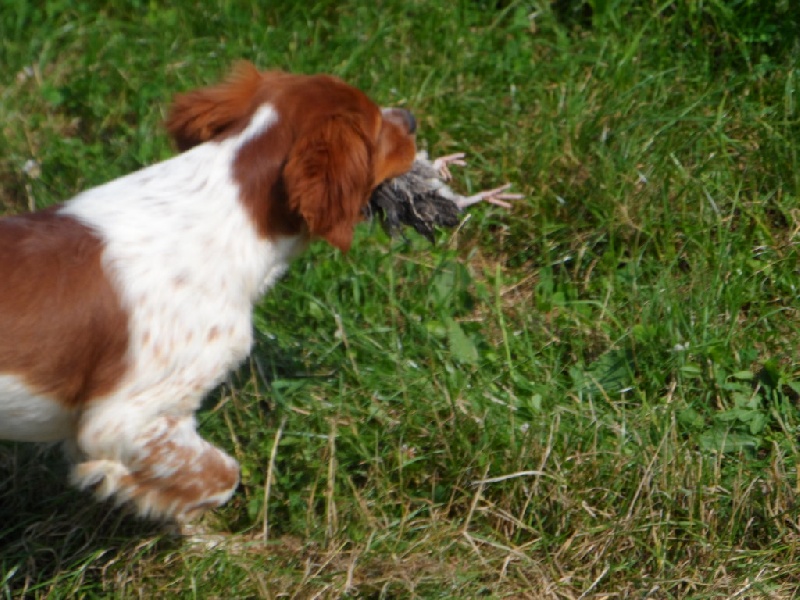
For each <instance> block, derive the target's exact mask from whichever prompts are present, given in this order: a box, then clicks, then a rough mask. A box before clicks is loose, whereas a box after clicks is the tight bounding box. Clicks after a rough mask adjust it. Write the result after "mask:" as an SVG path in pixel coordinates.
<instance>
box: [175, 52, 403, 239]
mask: <svg viewBox="0 0 800 600" xmlns="http://www.w3.org/2000/svg"><path fill="white" fill-rule="evenodd" d="M167 129H168V131H169V132H170V134H171V136H172V138H173V139H174V141H175V143H176V144H177V146H178V148H179V149H180V150H181V151H185V150H188V149H190V148H192V147H194V146H197V145H199V144H203V143H206V142H214V143H224V142H225V141H226V140H230V139H232V138H234V139H235V140H236V142H235V143H237V144H238V146H237V151H236V154H235V158H234V160H233V164H232V176H233V178H234V180H235V181H236V182H237V183H238V185H239V188H240V194H241V198H242V201H243V202H244V204H245V206H246V207H247V209H248V211H249V212H250V214H251V216H252V218H253V219H254V220H255V222H256V224H257V228H258V231H259V233H260V234H261V235H263V236H275V235H278V236H279V235H291V234H296V233H297V232H299V231H303V230H304V231H306V232H307V233H308V234H310V235H311V236H312V237H319V238H323V239H325V240H327V241H328V242H329V243H330V244H332V245H333V246H335V247H337V248H339V249H340V250H342V251H347V250H348V249H349V248H350V245H351V243H352V238H353V228H354V227H355V225H356V223H358V222H359V221H360V220H361V219H362V210H363V208H364V206H365V205H366V203H367V202H368V201H369V197H370V194H371V193H372V191H373V189H374V188H375V187H376V186H377V185H378V184H380V183H381V182H382V181H384V180H386V179H390V178H392V177H396V176H398V175H402V174H403V173H405V172H406V171H408V170H409V169H410V168H411V165H412V163H413V162H414V156H415V154H416V148H415V140H414V137H415V132H416V122H415V120H414V117H413V116H412V115H411V113H410V112H408V111H407V110H404V109H397V108H384V109H381V108H379V107H378V106H377V105H376V104H375V103H374V102H372V100H370V99H369V98H368V97H367V96H366V95H365V94H364V93H363V92H361V91H359V90H357V89H356V88H354V87H351V86H349V85H347V84H346V83H344V82H343V81H341V80H339V79H337V78H335V77H331V76H328V75H293V74H288V73H284V72H279V71H266V72H260V71H258V70H256V68H255V67H253V66H252V65H251V64H249V63H242V64H240V65H238V66H237V67H236V68H235V70H234V71H233V73H232V74H231V76H230V77H229V78H228V79H227V80H226V81H224V82H223V83H221V84H219V85H216V86H213V87H209V88H204V89H200V90H197V91H193V92H189V93H186V94H182V95H180V96H178V97H177V98H176V99H175V101H174V103H173V105H172V109H171V111H170V115H169V118H168V120H167Z"/></svg>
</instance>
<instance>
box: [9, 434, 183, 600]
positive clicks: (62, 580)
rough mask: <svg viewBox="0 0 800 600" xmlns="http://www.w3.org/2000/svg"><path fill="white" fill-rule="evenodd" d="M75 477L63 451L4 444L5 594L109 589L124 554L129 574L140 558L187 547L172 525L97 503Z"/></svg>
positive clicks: (63, 593)
mask: <svg viewBox="0 0 800 600" xmlns="http://www.w3.org/2000/svg"><path fill="white" fill-rule="evenodd" d="M67 477H68V466H67V464H66V461H65V460H64V459H63V458H62V457H61V455H60V451H59V449H58V448H55V447H53V448H43V447H41V446H37V445H34V444H12V443H2V444H0V595H3V596H5V597H12V598H17V597H20V598H21V597H25V598H29V597H69V595H70V593H71V592H70V590H75V589H78V588H81V589H86V587H82V586H88V587H90V588H95V589H97V590H98V591H101V590H102V589H103V583H102V582H103V581H105V580H107V578H108V574H107V571H108V570H109V568H111V567H112V566H113V565H114V563H115V562H117V561H118V560H119V557H120V556H125V557H126V561H125V562H126V563H127V564H126V565H118V567H117V568H118V569H119V568H121V569H122V570H123V571H124V570H126V569H130V568H131V563H132V562H134V561H135V559H136V557H137V556H145V555H148V554H152V553H153V552H154V551H162V550H165V549H169V548H171V547H177V546H178V545H179V544H180V538H179V537H178V536H177V535H175V533H174V531H170V526H168V525H164V524H157V523H149V522H147V521H143V520H141V519H137V518H136V517H134V516H133V515H131V514H130V512H129V511H126V510H125V509H120V508H116V507H114V506H113V505H111V504H108V503H106V504H104V503H98V502H95V501H94V499H93V498H92V497H91V496H90V494H88V493H85V492H81V491H78V490H75V489H72V488H71V487H69V484H68V483H67ZM173 529H174V528H173ZM114 570H115V571H117V569H114ZM116 575H117V576H123V577H124V576H125V575H124V573H120V572H116ZM128 575H129V576H131V575H132V573H131V574H128Z"/></svg>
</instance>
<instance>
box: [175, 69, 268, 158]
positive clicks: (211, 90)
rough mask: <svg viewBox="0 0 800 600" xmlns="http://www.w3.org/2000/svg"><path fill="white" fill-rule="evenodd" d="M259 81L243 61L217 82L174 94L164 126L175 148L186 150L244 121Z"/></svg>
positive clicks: (247, 115) (249, 110)
mask: <svg viewBox="0 0 800 600" xmlns="http://www.w3.org/2000/svg"><path fill="white" fill-rule="evenodd" d="M261 81H262V77H261V73H259V72H258V70H257V69H256V68H255V67H254V66H253V65H252V64H251V63H249V62H246V61H243V62H240V63H237V64H236V65H235V66H234V68H233V71H232V72H231V74H230V75H229V76H228V78H227V79H226V80H225V81H224V82H222V83H220V84H219V85H215V86H211V87H207V88H202V89H199V90H195V91H192V92H187V93H185V94H179V95H178V96H176V97H175V100H174V101H173V103H172V107H171V108H170V111H169V116H168V118H167V123H166V126H167V131H168V132H169V134H170V136H171V137H172V139H173V140H174V141H175V145H176V146H177V147H178V149H179V150H180V151H181V152H183V151H185V150H188V149H190V148H192V147H194V146H197V145H198V144H202V143H203V142H207V141H209V140H212V139H215V138H217V137H220V136H222V135H224V134H225V132H226V131H227V130H230V129H232V128H233V127H235V126H238V125H240V124H241V123H243V122H245V121H246V119H248V118H249V117H250V115H251V113H252V112H253V108H254V103H255V97H256V94H257V93H258V90H259V87H260V85H261Z"/></svg>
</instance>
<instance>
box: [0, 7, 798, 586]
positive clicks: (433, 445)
mask: <svg viewBox="0 0 800 600" xmlns="http://www.w3.org/2000/svg"><path fill="white" fill-rule="evenodd" d="M798 11H800V9H799V8H798V7H796V6H795V3H792V2H786V1H780V0H778V1H773V2H770V1H767V0H763V1H757V0H753V1H750V0H748V1H741V2H728V3H725V2H714V1H711V2H702V3H699V2H690V1H688V0H675V1H673V2H655V1H651V0H646V1H644V2H634V1H633V0H617V1H614V2H600V1H599V0H596V1H588V2H580V1H577V0H557V1H555V2H551V3H548V2H544V1H535V2H507V1H500V2H488V1H485V0H456V1H455V2H449V3H444V2H438V1H423V0H415V1H404V2H400V1H395V0H388V1H386V2H379V3H364V2H357V1H355V0H342V1H336V2H332V1H330V2H317V3H314V4H313V5H312V4H311V3H290V2H278V3H264V7H263V8H261V7H260V5H259V4H257V3H255V4H254V3H244V2H222V1H215V0H212V1H210V2H205V3H201V4H196V3H189V2H176V3H172V4H171V7H170V8H165V7H161V6H159V5H158V3H147V2H131V3H125V4H124V5H123V3H117V2H94V3H75V2H63V1H60V0H48V1H46V2H39V3H31V2H25V1H23V0H11V1H10V2H6V4H5V5H4V7H3V10H2V11H0V29H1V30H2V31H3V35H2V36H0V37H1V38H2V39H0V81H2V82H3V84H2V88H0V114H2V115H3V119H2V122H0V150H2V152H0V211H2V212H4V213H14V212H19V211H22V210H26V209H28V208H29V207H40V208H41V207H45V206H48V205H51V204H54V203H56V202H58V201H60V200H63V199H65V198H68V197H70V196H71V195H73V194H75V193H77V192H78V191H80V190H82V189H85V188H87V187H89V186H91V185H94V184H98V183H101V182H103V181H106V180H108V179H111V178H114V177H116V176H119V175H122V174H124V173H127V172H130V171H131V170H134V169H136V168H138V167H140V166H142V165H145V164H150V163H152V162H154V161H157V160H160V159H163V158H165V157H167V156H170V154H171V153H172V152H173V151H174V150H173V149H172V148H170V145H169V142H168V140H167V138H166V136H165V132H164V129H163V126H162V125H163V120H164V116H165V114H166V110H167V107H168V104H169V100H170V97H171V96H172V95H173V94H174V93H176V92H178V91H183V90H186V89H189V88H192V87H196V86H199V85H203V84H207V83H210V82H213V81H215V80H217V79H218V78H219V77H220V76H221V75H222V74H223V73H224V72H225V71H226V70H227V69H228V68H229V67H230V65H231V64H232V63H233V62H234V61H235V60H237V59H242V58H244V59H248V60H251V61H253V62H255V63H256V64H258V65H259V66H261V67H264V68H266V67H271V68H273V67H277V68H284V69H290V70H293V71H298V72H328V73H333V74H336V75H338V76H340V77H343V78H344V79H346V80H348V81H349V82H351V83H352V84H354V85H356V86H358V87H360V88H362V89H364V90H366V91H367V92H368V93H369V94H370V95H371V96H372V97H374V98H375V99H376V100H377V101H378V102H380V103H381V104H384V105H399V106H404V107H407V108H410V109H412V110H413V111H414V113H415V114H416V116H417V118H418V121H419V142H420V146H422V147H424V148H426V149H427V150H428V151H429V152H430V154H431V155H432V156H440V155H444V154H451V153H453V152H458V151H465V152H467V154H468V165H467V166H466V167H457V168H455V169H454V176H455V182H454V183H453V186H454V187H455V188H457V189H459V190H460V191H461V192H463V193H465V194H469V193H474V192H475V191H477V190H480V189H484V188H491V187H494V186H496V185H499V184H501V183H504V182H506V181H509V182H511V183H513V185H514V189H515V190H516V191H519V192H522V193H524V194H525V198H524V199H523V200H521V201H517V202H515V203H514V207H513V208H512V209H511V210H510V211H508V210H505V209H503V208H501V207H495V206H490V205H478V206H475V207H473V208H472V209H471V210H470V218H469V219H468V220H467V221H466V222H465V223H463V224H462V226H461V227H460V228H458V229H457V230H455V231H449V232H441V233H440V234H438V235H437V237H436V240H435V244H433V245H431V244H429V243H428V242H427V241H426V240H424V239H422V238H420V237H419V236H417V235H416V234H414V233H413V232H408V235H407V237H406V239H403V238H399V239H395V240H391V239H389V238H388V237H386V235H385V234H384V233H383V232H382V230H381V229H380V227H378V226H370V225H369V224H365V225H364V226H362V227H361V228H360V231H359V232H358V236H357V239H356V242H355V244H354V247H353V251H351V253H350V254H349V255H347V256H341V255H339V254H337V253H336V252H335V251H333V250H331V249H329V248H327V247H324V245H323V244H319V245H317V246H314V247H313V248H312V249H311V251H310V252H309V253H308V254H307V255H305V256H304V257H303V258H301V259H300V260H298V261H297V263H296V264H295V265H294V266H293V267H292V269H291V271H290V273H289V274H288V276H287V277H286V278H285V279H284V280H283V281H282V282H281V283H280V285H279V286H278V287H277V288H276V289H275V290H274V292H273V293H272V294H270V295H269V296H268V297H267V298H266V299H265V300H264V301H263V302H262V303H261V304H260V305H259V307H258V311H257V318H256V323H255V325H256V332H257V333H256V337H257V345H256V348H255V351H254V353H253V356H252V358H251V360H250V361H249V362H248V364H247V365H245V366H244V367H243V368H242V369H241V370H240V371H239V372H237V373H236V374H235V375H234V376H233V377H232V378H231V381H230V382H229V383H228V384H226V385H225V386H223V387H222V388H221V389H219V390H217V392H215V394H214V395H213V396H212V397H211V398H210V399H209V402H208V404H207V407H206V409H205V410H204V411H203V413H202V414H201V415H200V422H201V425H200V429H201V431H202V433H203V434H204V435H205V436H207V437H209V438H210V439H213V440H214V442H215V443H217V444H219V445H221V446H222V447H224V448H225V449H226V450H227V451H228V452H230V453H231V454H233V455H234V456H236V458H237V459H238V460H239V461H240V462H241V463H242V466H243V472H242V485H241V488H240V490H239V491H238V493H237V494H236V496H235V497H234V499H233V500H232V501H231V502H230V503H229V504H228V505H226V506H225V507H224V508H223V509H221V510H219V511H216V512H214V513H213V514H210V515H209V516H208V517H207V518H206V519H205V521H204V522H203V523H202V524H201V525H202V528H201V530H202V531H204V532H205V533H204V534H203V535H198V536H196V537H195V539H193V540H192V539H189V540H187V539H183V538H181V537H179V536H176V535H175V534H174V532H172V531H170V530H169V528H165V527H162V526H157V525H150V524H146V523H142V522H139V521H136V520H135V519H132V518H131V517H130V516H129V515H127V514H126V513H125V512H124V511H121V510H117V509H114V508H113V507H109V506H104V505H96V504H94V503H92V502H91V501H90V500H89V499H88V498H87V497H86V496H85V495H83V494H82V493H80V492H76V491H73V490H70V489H69V488H68V486H67V485H66V483H65V480H66V476H65V470H64V465H63V463H62V462H61V459H60V458H59V455H58V453H57V452H56V451H54V450H53V449H46V448H44V449H43V448H34V447H30V446H25V445H15V444H7V443H6V444H0V590H2V594H3V596H4V597H9V598H23V597H24V598H73V597H122V598H127V597H166V598H171V597H203V598H232V597H235V598H245V597H248V598H249V597H264V598H278V597H296V598H334V597H342V596H344V597H348V596H361V597H369V598H411V597H418V598H437V597H438V598H454V597H463V598H471V597H478V596H483V597H492V598H503V597H507V598H570V599H571V598H574V599H578V598H622V597H636V598H645V597H646V598H653V599H660V598H665V599H666V598H720V597H736V598H794V597H797V595H798V592H797V590H798V589H800V511H799V510H798V506H797V495H798V492H799V491H800V475H799V474H798V469H797V461H798V456H799V455H800V449H799V448H798V426H799V424H800V410H799V408H798V402H800V350H799V348H800V344H798V329H799V326H800V312H799V310H798V309H799V308H800V303H798V299H797V295H798V282H800V267H798V265H800V260H798V241H799V240H800V238H799V237H798V235H800V205H799V204H798V189H799V187H800V164H798V160H799V159H798V150H800V142H798V139H800V138H799V136H798V134H800V121H799V117H798V115H799V112H798V111H800V104H799V101H798V98H799V97H800V73H798V71H797V66H796V65H797V64H800V41H799V39H798V31H800V28H798V26H797V23H798V22H800V15H799V14H798ZM0 334H1V333H0Z"/></svg>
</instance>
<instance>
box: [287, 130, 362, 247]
mask: <svg viewBox="0 0 800 600" xmlns="http://www.w3.org/2000/svg"><path fill="white" fill-rule="evenodd" d="M373 153H374V149H373V144H372V143H371V142H370V140H369V138H368V137H367V134H366V133H365V132H364V130H363V128H361V127H360V126H359V124H358V122H357V119H356V118H354V117H349V116H346V115H338V116H332V117H328V118H326V119H325V120H324V121H323V122H322V123H320V124H318V125H316V126H314V127H309V128H308V129H307V130H306V132H305V133H304V134H303V135H302V136H301V137H300V139H298V140H297V141H296V142H295V144H294V146H293V147H292V149H291V151H290V153H289V158H288V160H287V162H286V166H285V167H284V170H283V176H284V183H285V185H286V192H287V194H288V200H289V207H290V208H291V209H292V210H293V211H295V212H297V213H298V214H300V215H301V216H302V217H303V219H304V220H305V222H306V224H307V225H308V229H309V232H310V233H311V235H313V236H315V237H321V238H323V239H324V240H326V241H327V242H328V243H329V244H331V245H332V246H335V247H336V248H339V250H341V251H342V252H347V251H348V250H349V249H350V245H351V244H352V241H353V229H354V227H355V226H356V224H357V223H358V222H359V221H360V220H361V218H362V214H361V210H362V208H363V206H364V205H365V204H366V202H367V200H368V199H369V194H370V192H371V191H372V185H373V181H372V179H373V173H372V160H373Z"/></svg>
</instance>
